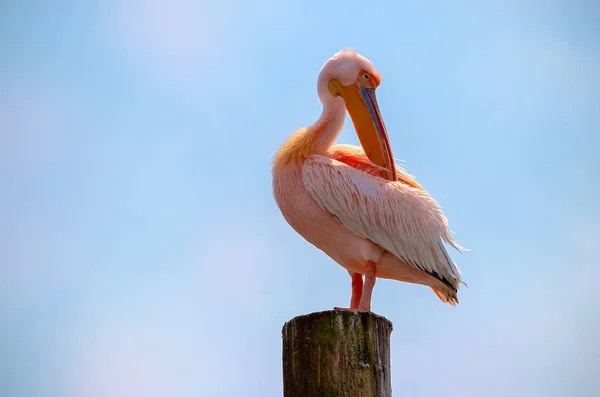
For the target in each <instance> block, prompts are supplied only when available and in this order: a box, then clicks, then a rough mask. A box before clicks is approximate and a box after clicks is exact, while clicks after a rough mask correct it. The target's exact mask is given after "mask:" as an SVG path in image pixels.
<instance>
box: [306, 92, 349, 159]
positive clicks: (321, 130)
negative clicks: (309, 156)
mask: <svg viewBox="0 0 600 397" xmlns="http://www.w3.org/2000/svg"><path fill="white" fill-rule="evenodd" d="M345 119H346V105H345V103H344V100H343V99H342V98H341V97H329V98H328V99H327V100H326V101H324V102H323V112H322V113H321V117H319V120H317V122H316V123H315V124H313V125H312V126H311V128H309V130H310V131H311V132H312V133H311V135H312V137H313V142H314V147H313V150H314V153H315V154H325V153H327V150H328V149H329V148H330V147H331V146H332V145H333V143H334V142H335V140H336V139H337V137H338V135H340V132H341V131H342V127H343V126H344V120H345Z"/></svg>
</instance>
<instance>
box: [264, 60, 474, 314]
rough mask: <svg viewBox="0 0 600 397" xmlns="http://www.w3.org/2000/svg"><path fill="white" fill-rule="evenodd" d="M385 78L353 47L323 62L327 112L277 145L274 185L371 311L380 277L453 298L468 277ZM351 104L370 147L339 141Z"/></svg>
mask: <svg viewBox="0 0 600 397" xmlns="http://www.w3.org/2000/svg"><path fill="white" fill-rule="evenodd" d="M380 82H381V76H380V74H379V72H378V71H377V70H376V69H375V67H374V66H373V65H372V63H371V62H370V61H369V60H368V59H366V58H365V57H363V56H362V55H360V54H359V53H357V52H356V51H354V50H348V49H346V50H342V51H340V52H338V53H336V54H335V55H334V56H333V57H332V58H330V59H329V60H328V61H327V62H326V63H325V64H324V65H323V67H322V68H321V71H320V73H319V77H318V80H317V92H318V95H319V99H320V101H321V103H322V105H323V110H322V113H321V117H320V118H319V119H318V120H317V121H316V122H315V123H314V124H313V125H312V126H310V127H304V128H301V129H299V130H298V131H296V132H295V133H293V134H292V135H290V136H289V137H288V139H287V140H286V141H285V142H284V143H283V145H282V146H281V147H280V148H279V150H278V151H277V153H276V154H275V156H274V160H273V169H272V177H273V195H274V198H275V201H276V203H277V205H278V207H279V209H280V211H281V213H282V215H283V217H284V218H285V220H286V221H287V222H288V224H289V225H290V226H291V227H292V228H293V229H294V230H295V231H296V232H297V233H298V234H300V235H301V236H302V237H303V238H304V239H305V240H307V241H308V242H309V243H311V244H312V245H314V246H315V247H317V248H318V249H320V250H321V251H323V252H324V253H325V254H326V255H327V256H329V257H330V258H331V259H332V260H333V261H335V262H336V263H338V264H339V265H341V266H342V267H344V268H345V269H346V270H347V271H348V273H349V275H350V277H351V286H352V294H351V297H350V307H349V308H343V310H353V311H371V297H372V293H373V287H374V286H375V282H376V279H377V278H384V279H392V280H397V281H401V282H407V283H414V284H420V285H424V286H428V287H430V288H431V289H432V290H433V292H434V293H435V294H436V295H437V296H438V298H439V299H440V300H441V301H442V302H445V303H448V304H451V305H452V306H454V305H456V304H457V303H458V297H457V293H458V289H459V286H460V284H465V283H464V282H463V280H462V279H461V275H460V271H459V269H458V267H457V265H456V264H455V263H454V262H453V261H452V259H451V258H450V256H449V255H448V252H447V251H446V247H445V244H448V245H450V246H453V247H454V248H456V249H457V250H459V251H462V250H463V248H462V247H461V246H460V245H459V244H458V243H457V242H455V241H454V239H453V238H452V236H451V232H450V230H449V229H448V222H447V219H446V217H445V215H444V213H443V212H442V210H441V208H440V206H439V205H438V204H437V202H436V201H435V200H434V199H433V198H432V197H431V196H430V195H429V194H428V193H427V191H425V189H424V188H423V187H422V186H421V185H420V184H419V183H418V182H417V181H416V180H415V178H414V177H413V176H412V175H409V174H408V173H406V171H404V170H403V169H402V168H401V167H400V166H399V165H398V164H396V162H395V160H394V157H393V156H392V149H391V145H390V141H389V138H388V134H387V131H386V127H385V125H384V123H383V119H382V116H381V114H380V112H379V107H378V104H377V99H376V96H375V90H376V89H377V87H379V84H380ZM346 111H348V113H349V115H350V118H351V119H352V123H353V125H354V128H355V130H356V134H357V135H358V138H359V141H360V144H361V147H358V146H353V145H343V144H334V143H335V141H336V139H337V137H338V135H339V134H340V132H341V130H342V127H343V125H344V119H345V117H346ZM363 276H364V281H363ZM465 285H466V284H465ZM335 309H341V308H338V307H335Z"/></svg>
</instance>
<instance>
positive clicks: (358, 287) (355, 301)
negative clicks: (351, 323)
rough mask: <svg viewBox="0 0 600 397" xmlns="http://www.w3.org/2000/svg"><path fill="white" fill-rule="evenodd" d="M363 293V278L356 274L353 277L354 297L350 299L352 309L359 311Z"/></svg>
mask: <svg viewBox="0 0 600 397" xmlns="http://www.w3.org/2000/svg"><path fill="white" fill-rule="evenodd" d="M362 291H363V278H362V274H360V273H354V274H353V275H352V297H351V298H350V309H352V310H356V309H358V305H359V303H360V298H361V296H362Z"/></svg>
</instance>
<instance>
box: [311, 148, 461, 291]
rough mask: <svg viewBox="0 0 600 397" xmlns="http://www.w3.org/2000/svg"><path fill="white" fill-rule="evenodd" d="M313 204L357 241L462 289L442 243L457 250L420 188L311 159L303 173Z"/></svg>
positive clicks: (441, 217) (438, 213)
mask: <svg viewBox="0 0 600 397" xmlns="http://www.w3.org/2000/svg"><path fill="white" fill-rule="evenodd" d="M302 177H303V181H304V186H305V187H306V189H307V190H308V191H309V192H310V194H311V196H312V197H313V199H314V200H315V201H316V202H317V203H318V204H319V205H320V206H321V207H322V208H324V209H325V210H327V211H329V212H331V213H332V214H333V215H335V216H336V217H337V218H338V219H339V220H340V222H341V223H342V224H343V225H344V226H346V227H347V228H348V229H350V230H352V231H353V232H354V233H356V234H357V235H359V236H361V237H363V238H365V239H368V240H371V241H373V242H374V243H375V244H378V245H379V246H380V247H382V248H383V249H385V250H387V251H389V252H391V253H392V254H394V255H395V256H397V257H398V258H399V259H402V260H404V261H405V262H406V263H408V264H410V265H412V266H414V267H415V268H417V269H419V270H422V271H425V272H427V273H430V274H432V275H434V276H437V278H438V279H440V280H442V281H444V280H445V281H446V282H447V283H450V284H451V285H452V287H453V288H454V289H457V288H458V284H459V283H463V281H462V279H461V277H460V272H459V270H458V268H457V267H456V264H455V263H454V262H453V261H452V260H451V259H450V256H449V255H448V253H447V251H446V248H445V246H444V242H446V243H447V244H450V245H452V246H453V247H455V248H456V249H458V250H461V247H460V246H459V245H458V244H457V243H455V242H454V240H453V239H452V236H451V235H450V230H449V229H448V226H447V220H446V217H445V216H444V214H443V213H442V210H441V209H440V207H439V206H438V204H437V203H436V201H435V200H434V199H433V198H432V197H431V196H430V195H429V194H428V193H427V192H426V191H425V190H424V189H422V188H416V187H413V186H410V185H407V184H405V183H403V182H402V181H395V182H390V181H386V180H384V179H382V178H380V177H378V176H375V175H371V174H369V173H366V172H363V171H362V170H360V169H357V168H354V167H352V166H350V165H348V164H346V163H344V162H341V161H338V160H335V159H332V158H329V157H325V156H321V155H312V156H310V157H309V158H308V159H307V160H306V162H305V163H304V165H303V167H302Z"/></svg>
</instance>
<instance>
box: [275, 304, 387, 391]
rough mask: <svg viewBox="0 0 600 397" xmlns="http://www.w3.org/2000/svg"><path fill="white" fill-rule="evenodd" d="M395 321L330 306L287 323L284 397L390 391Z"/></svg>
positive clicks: (284, 332)
mask: <svg viewBox="0 0 600 397" xmlns="http://www.w3.org/2000/svg"><path fill="white" fill-rule="evenodd" d="M391 332H392V323H391V322H390V321H389V320H387V319H386V318H384V317H381V316H379V315H377V314H374V313H365V312H352V311H346V310H328V311H324V312H317V313H311V314H307V315H303V316H298V317H295V318H293V319H291V320H290V321H288V322H287V323H285V325H284V326H283V330H282V334H283V395H284V397H334V396H335V397H391V396H392V382H391V377H390V334H391Z"/></svg>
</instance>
